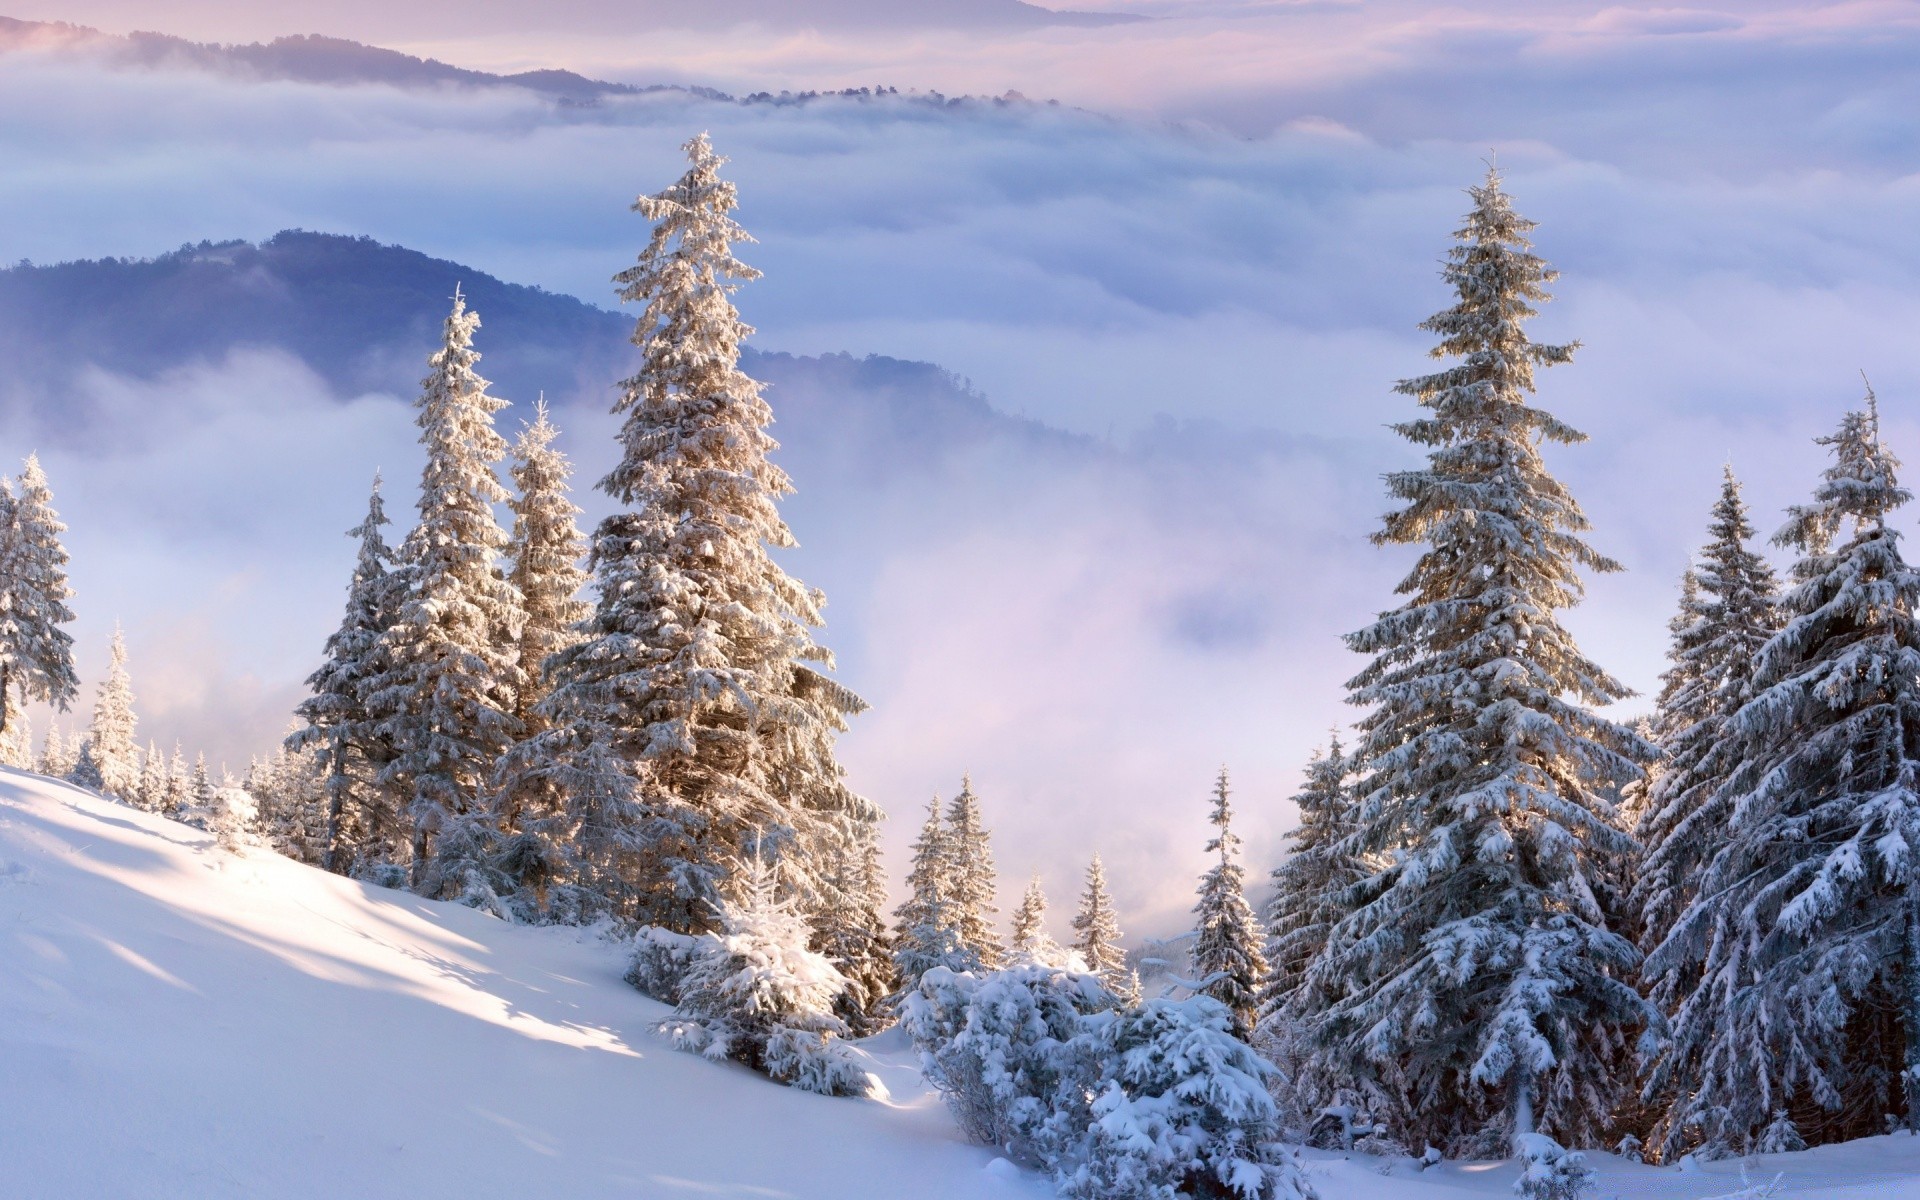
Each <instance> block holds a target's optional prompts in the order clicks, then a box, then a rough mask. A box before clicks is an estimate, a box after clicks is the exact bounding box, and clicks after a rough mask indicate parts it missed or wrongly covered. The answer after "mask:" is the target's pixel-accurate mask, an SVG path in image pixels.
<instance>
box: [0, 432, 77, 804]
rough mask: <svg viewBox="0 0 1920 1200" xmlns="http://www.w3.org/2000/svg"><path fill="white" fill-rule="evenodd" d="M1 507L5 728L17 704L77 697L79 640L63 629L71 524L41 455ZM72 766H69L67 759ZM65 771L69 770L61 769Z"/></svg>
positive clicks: (0, 711)
mask: <svg viewBox="0 0 1920 1200" xmlns="http://www.w3.org/2000/svg"><path fill="white" fill-rule="evenodd" d="M0 491H6V492H7V495H6V503H5V505H4V506H0V732H4V731H5V722H6V721H7V719H8V718H9V717H10V716H11V715H12V714H13V713H15V712H17V711H18V708H17V706H16V703H15V701H16V700H17V701H19V702H20V703H24V702H27V701H31V700H41V701H45V702H46V703H48V704H51V705H53V706H54V707H55V708H57V709H59V710H60V711H61V712H65V711H67V707H68V705H70V704H72V702H73V698H74V697H75V696H76V695H78V694H79V691H80V679H79V676H78V675H76V674H75V673H74V669H73V637H72V635H71V634H69V633H67V631H66V630H64V629H62V628H61V626H62V625H65V624H67V623H69V622H71V621H72V620H73V610H72V609H70V608H68V607H67V601H68V600H69V599H71V598H72V596H73V589H72V588H70V587H68V586H67V551H66V548H65V547H63V546H62V545H61V544H60V535H61V534H63V533H65V532H66V531H67V527H66V526H65V525H62V524H61V523H60V516H59V514H58V513H56V512H54V510H53V493H52V491H51V490H49V489H48V487H47V477H46V473H45V472H43V471H42V470H41V469H40V459H39V457H38V456H36V455H31V454H30V455H28V456H27V461H26V464H25V466H24V468H23V469H22V470H21V472H20V478H19V481H18V494H17V495H16V494H14V493H13V492H12V491H10V490H7V489H5V488H0ZM69 765H70V764H69ZM62 773H63V774H64V772H62Z"/></svg>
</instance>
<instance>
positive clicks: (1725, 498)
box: [1632, 467, 1781, 1013]
mask: <svg viewBox="0 0 1920 1200" xmlns="http://www.w3.org/2000/svg"><path fill="white" fill-rule="evenodd" d="M1753 534H1754V531H1753V524H1752V522H1751V521H1749V520H1748V518H1747V508H1746V505H1745V504H1744V503H1743V502H1742V501H1741V499H1740V484H1739V483H1738V482H1737V481H1736V480H1735V479H1734V477H1733V470H1732V468H1731V467H1729V468H1727V470H1726V471H1725V473H1724V477H1723V480H1722V483H1721V487H1720V498H1719V499H1718V500H1717V501H1716V502H1715V503H1714V506H1713V516H1712V521H1711V524H1710V525H1709V527H1708V541H1707V544H1706V545H1705V546H1704V547H1703V548H1702V549H1701V551H1700V554H1699V556H1698V561H1697V562H1696V563H1695V565H1693V566H1692V567H1690V568H1689V569H1688V571H1687V573H1686V576H1685V578H1684V579H1683V580H1682V584H1681V596H1680V607H1679V611H1678V612H1676V613H1675V614H1674V617H1673V620H1672V621H1671V622H1669V623H1668V626H1667V628H1668V629H1669V631H1670V632H1671V635H1672V641H1671V644H1670V647H1669V649H1668V651H1667V658H1668V662H1669V664H1670V665H1669V667H1668V669H1667V671H1666V673H1665V674H1664V675H1662V676H1661V688H1660V696H1659V705H1658V709H1657V711H1656V714H1655V719H1654V722H1653V737H1654V740H1655V742H1656V743H1657V744H1658V745H1659V747H1660V750H1661V755H1662V758H1661V762H1660V767H1659V770H1658V771H1657V772H1654V773H1653V775H1652V778H1651V780H1650V782H1649V784H1648V786H1647V789H1646V796H1645V801H1644V803H1643V804H1642V805H1641V808H1642V812H1641V816H1640V820H1639V823H1638V828H1637V830H1636V833H1637V836H1638V837H1639V839H1640V843H1641V845H1642V847H1643V848H1644V850H1643V857H1642V858H1641V860H1640V862H1639V864H1638V868H1637V870H1636V872H1635V879H1634V883H1633V890H1632V907H1633V910H1634V912H1635V913H1636V914H1637V916H1638V918H1639V921H1640V926H1641V931H1642V933H1641V937H1642V941H1643V943H1644V945H1645V946H1646V948H1647V951H1648V957H1647V962H1646V965H1645V968H1644V969H1643V971H1642V978H1643V980H1644V983H1645V986H1646V989H1647V991H1648V995H1649V996H1650V997H1651V999H1652V1000H1653V1001H1654V1003H1655V1004H1656V1005H1658V1006H1659V1007H1660V1009H1661V1010H1662V1011H1663V1012H1667V1013H1671V1012H1673V1011H1674V1009H1675V1008H1676V1007H1677V1006H1678V1004H1679V1002H1680V1001H1681V1000H1682V999H1683V998H1684V997H1685V996H1686V995H1688V994H1689V993H1690V992H1691V991H1692V988H1693V986H1694V984H1695V983H1696V982H1697V981H1698V978H1699V965H1700V961H1701V958H1702V956H1703V955H1704V954H1705V951H1706V947H1705V946H1704V945H1703V944H1701V943H1699V942H1698V941H1697V940H1693V941H1689V940H1688V939H1686V938H1682V939H1680V940H1678V941H1676V942H1675V943H1674V944H1673V945H1671V946H1669V947H1665V948H1662V943H1663V942H1665V941H1666V940H1667V935H1668V934H1669V932H1670V931H1671V930H1672V929H1673V927H1674V921H1675V919H1676V918H1677V917H1678V916H1679V915H1680V913H1681V912H1682V911H1684V910H1685V909H1686V907H1687V906H1688V904H1690V903H1691V902H1692V900H1693V897H1694V894H1695V888H1696V886H1697V885H1698V883H1699V879H1700V872H1701V871H1702V870H1703V869H1704V867H1705V865H1706V863H1707V862H1708V861H1709V860H1711V859H1712V857H1713V855H1714V853H1715V852H1716V851H1717V850H1718V849H1719V848H1720V846H1721V845H1722V844H1724V842H1725V840H1726V825H1727V821H1728V819H1729V817H1730V816H1731V808H1730V802H1731V798H1730V797H1728V796H1725V795H1721V794H1720V793H1721V788H1722V785H1724V784H1725V783H1726V781H1727V778H1728V777H1729V776H1730V775H1731V774H1732V773H1733V770H1734V768H1735V767H1736V766H1737V765H1738V754H1737V749H1736V747H1737V744H1738V743H1737V742H1736V741H1735V740H1734V739H1732V738H1730V736H1729V731H1728V722H1729V721H1730V720H1731V719H1732V717H1733V714H1734V713H1735V712H1737V711H1738V710H1739V709H1740V708H1741V707H1742V706H1744V705H1745V704H1746V703H1747V701H1749V700H1751V699H1752V698H1753V672H1754V666H1755V663H1756V662H1757V661H1758V659H1759V654H1760V649H1761V647H1763V646H1764V645H1765V644H1766V643H1767V641H1768V639H1769V638H1771V637H1772V636H1773V635H1774V634H1775V633H1776V632H1778V631H1779V628H1780V620H1781V614H1780V608H1779V590H1780V584H1779V579H1778V577H1777V576H1776V575H1775V574H1774V572H1773V568H1772V567H1771V566H1769V565H1768V564H1767V561H1766V560H1765V559H1764V558H1762V557H1760V555H1758V554H1756V553H1755V552H1754V551H1753V550H1752V549H1751V547H1750V546H1749V543H1750V542H1751V541H1752V540H1753ZM1716 797H1717V798H1716Z"/></svg>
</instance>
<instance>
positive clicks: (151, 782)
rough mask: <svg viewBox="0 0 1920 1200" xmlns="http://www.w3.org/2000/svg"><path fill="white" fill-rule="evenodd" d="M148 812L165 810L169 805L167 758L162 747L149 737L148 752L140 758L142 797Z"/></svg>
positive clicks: (141, 801) (141, 800) (143, 804)
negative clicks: (162, 751) (161, 749)
mask: <svg viewBox="0 0 1920 1200" xmlns="http://www.w3.org/2000/svg"><path fill="white" fill-rule="evenodd" d="M138 804H139V805H140V807H141V808H144V809H146V810H147V811H148V812H165V811H166V806H167V760H166V758H165V757H163V756H162V755H161V753H160V747H159V746H158V745H157V744H156V743H155V742H154V741H153V740H152V739H151V738H149V739H148V741H147V752H146V754H145V755H143V756H142V757H141V759H140V799H139V801H138Z"/></svg>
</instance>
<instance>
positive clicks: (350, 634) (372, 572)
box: [286, 474, 407, 874]
mask: <svg viewBox="0 0 1920 1200" xmlns="http://www.w3.org/2000/svg"><path fill="white" fill-rule="evenodd" d="M386 524H388V520H387V511H386V505H385V502H384V501H383V500H382V499H381V496H380V476H379V475H377V474H376V475H375V476H374V477H373V492H372V494H371V496H370V497H369V498H368V500H367V514H366V516H365V517H364V518H363V519H362V520H361V522H360V523H359V524H358V525H356V526H354V527H353V528H352V529H349V530H348V531H347V536H348V537H350V538H353V539H355V540H356V541H358V542H359V544H360V552H359V556H358V557H357V558H356V559H355V560H354V565H353V577H352V579H351V581H350V582H349V583H348V584H347V605H346V612H345V613H344V614H343V615H342V616H341V618H340V625H339V627H338V628H337V629H335V630H334V631H333V633H332V634H330V635H329V636H328V637H327V644H326V651H325V653H326V659H325V661H323V662H322V663H321V664H320V668H319V669H318V670H317V671H315V672H314V673H313V674H312V675H309V676H308V677H307V687H308V688H309V689H310V690H311V691H312V692H313V694H312V695H311V696H309V697H308V698H307V699H305V700H303V701H301V702H300V706H299V707H298V708H297V709H295V710H294V711H295V714H296V715H297V716H298V717H299V719H300V722H301V724H300V725H299V726H298V727H297V728H296V729H294V731H293V732H292V733H290V734H288V735H287V739H286V748H287V750H288V752H290V753H293V754H306V753H318V754H320V755H323V756H324V759H325V763H326V817H325V826H324V829H323V830H322V831H321V833H320V844H321V850H320V866H321V867H322V868H323V869H325V870H328V871H336V872H340V873H343V874H344V873H349V872H350V871H351V870H352V868H353V865H354V861H355V859H356V858H359V857H362V856H364V857H365V858H369V859H373V860H378V861H393V860H394V859H395V858H396V857H397V854H396V843H397V842H398V841H400V840H402V839H403V838H404V837H406V836H407V835H405V834H403V832H402V830H401V823H402V820H403V817H404V814H403V813H401V812H400V811H399V810H398V805H397V802H396V797H395V793H394V791H393V789H392V788H390V787H388V786H386V785H384V784H382V783H381V782H380V774H381V772H382V771H383V770H384V769H385V768H386V766H387V764H389V763H390V762H392V761H393V742H392V740H391V738H390V736H389V734H388V732H387V731H386V730H384V729H383V728H382V727H381V716H382V713H381V711H380V710H379V709H378V707H377V706H376V705H375V702H374V689H375V687H376V686H377V685H378V684H379V682H380V680H381V678H382V676H383V675H385V674H386V670H387V666H388V663H389V654H390V651H391V646H390V644H389V642H388V631H389V630H390V629H391V628H392V626H393V623H394V620H395V618H396V617H397V616H398V614H399V611H400V606H401V603H402V602H403V601H404V599H405V589H406V583H407V576H406V575H404V574H401V573H398V572H396V571H394V570H393V565H394V555H393V551H392V550H391V549H389V548H388V546H387V541H386V537H385V536H384V535H383V534H382V533H381V532H380V529H381V527H382V526H383V525H386Z"/></svg>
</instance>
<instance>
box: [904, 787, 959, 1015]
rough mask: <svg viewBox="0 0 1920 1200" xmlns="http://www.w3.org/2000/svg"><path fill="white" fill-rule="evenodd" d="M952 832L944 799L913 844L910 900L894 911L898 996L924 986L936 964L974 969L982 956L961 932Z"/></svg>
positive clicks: (931, 808)
mask: <svg viewBox="0 0 1920 1200" xmlns="http://www.w3.org/2000/svg"><path fill="white" fill-rule="evenodd" d="M952 887H953V868H952V850H951V844H950V840H949V830H948V829H947V828H946V826H945V825H944V824H943V823H942V822H941V819H940V797H939V796H937V795H936V796H935V797H934V798H933V799H932V800H930V801H928V802H927V819H926V822H925V823H924V824H922V825H921V826H920V836H919V837H918V838H916V839H915V840H914V843H913V864H912V866H911V867H909V868H908V870H907V898H906V899H905V900H902V901H901V902H900V907H898V908H896V909H894V917H895V919H896V924H895V925H894V937H893V964H894V975H895V978H896V981H897V984H898V991H897V992H896V993H895V995H896V997H898V996H901V995H905V994H906V993H908V992H911V991H912V990H913V989H915V988H917V987H919V986H920V977H921V976H922V975H925V974H926V973H927V972H928V971H931V970H932V969H933V968H935V967H946V968H947V969H948V970H951V971H972V970H975V969H977V968H978V967H979V966H980V959H979V957H978V955H977V954H976V953H975V952H974V951H973V949H972V948H971V947H969V946H968V945H967V943H966V941H965V940H964V939H963V938H962V937H961V936H960V913H959V907H958V906H957V905H956V904H955V903H954V901H953V894H952Z"/></svg>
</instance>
